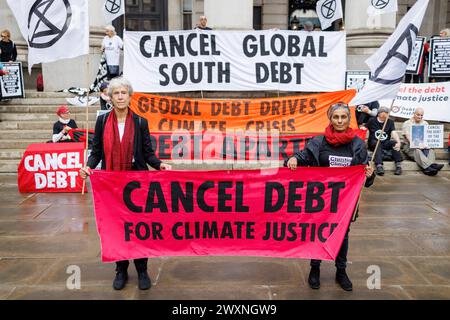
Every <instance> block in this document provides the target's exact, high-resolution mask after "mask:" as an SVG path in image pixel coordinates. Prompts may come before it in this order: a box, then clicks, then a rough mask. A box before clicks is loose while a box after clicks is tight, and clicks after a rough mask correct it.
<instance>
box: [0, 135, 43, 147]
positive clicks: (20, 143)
mask: <svg viewBox="0 0 450 320" xmlns="http://www.w3.org/2000/svg"><path fill="white" fill-rule="evenodd" d="M50 139H51V136H50V137H48V138H47V139H26V140H1V142H0V144H1V149H22V150H25V149H26V148H27V147H28V145H29V144H31V143H44V142H47V140H50ZM1 149H0V150H1Z"/></svg>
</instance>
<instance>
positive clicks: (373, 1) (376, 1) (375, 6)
mask: <svg viewBox="0 0 450 320" xmlns="http://www.w3.org/2000/svg"><path fill="white" fill-rule="evenodd" d="M366 1H368V2H369V6H368V7H367V14H368V15H369V16H376V15H378V14H385V13H390V12H397V11H398V4H397V0H366Z"/></svg>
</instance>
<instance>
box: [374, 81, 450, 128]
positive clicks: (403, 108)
mask: <svg viewBox="0 0 450 320" xmlns="http://www.w3.org/2000/svg"><path fill="white" fill-rule="evenodd" d="M449 93H450V82H435V83H403V84H402V85H401V86H400V90H399V92H398V94H397V97H396V98H395V101H394V105H393V107H392V111H391V115H392V116H394V117H400V118H408V119H409V118H412V116H413V113H414V110H415V109H416V108H417V107H422V108H423V109H424V116H423V119H424V120H436V121H444V122H450V101H449V100H450V98H449ZM379 103H380V106H383V107H388V108H389V107H390V106H391V103H392V100H380V101H379Z"/></svg>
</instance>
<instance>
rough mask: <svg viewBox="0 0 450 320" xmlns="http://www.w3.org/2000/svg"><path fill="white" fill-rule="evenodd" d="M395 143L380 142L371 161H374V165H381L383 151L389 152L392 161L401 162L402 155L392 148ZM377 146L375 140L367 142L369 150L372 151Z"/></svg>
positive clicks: (392, 141)
mask: <svg viewBox="0 0 450 320" xmlns="http://www.w3.org/2000/svg"><path fill="white" fill-rule="evenodd" d="M396 143H397V142H395V140H384V141H381V142H380V145H379V147H378V149H377V152H376V154H375V155H374V156H373V159H374V160H375V164H376V165H377V164H383V151H382V150H387V151H390V152H391V154H392V160H394V161H395V162H401V161H402V160H403V158H402V154H401V153H400V151H397V150H394V146H395V145H396ZM376 145H377V141H376V140H372V141H370V142H369V150H371V151H373V150H375V146H376Z"/></svg>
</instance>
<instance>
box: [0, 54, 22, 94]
mask: <svg viewBox="0 0 450 320" xmlns="http://www.w3.org/2000/svg"><path fill="white" fill-rule="evenodd" d="M2 63H3V66H4V67H5V71H7V72H8V74H5V75H4V76H2V77H0V87H1V91H2V92H1V93H2V94H1V97H2V98H3V99H11V98H24V97H25V90H24V85H23V72H22V62H2Z"/></svg>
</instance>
